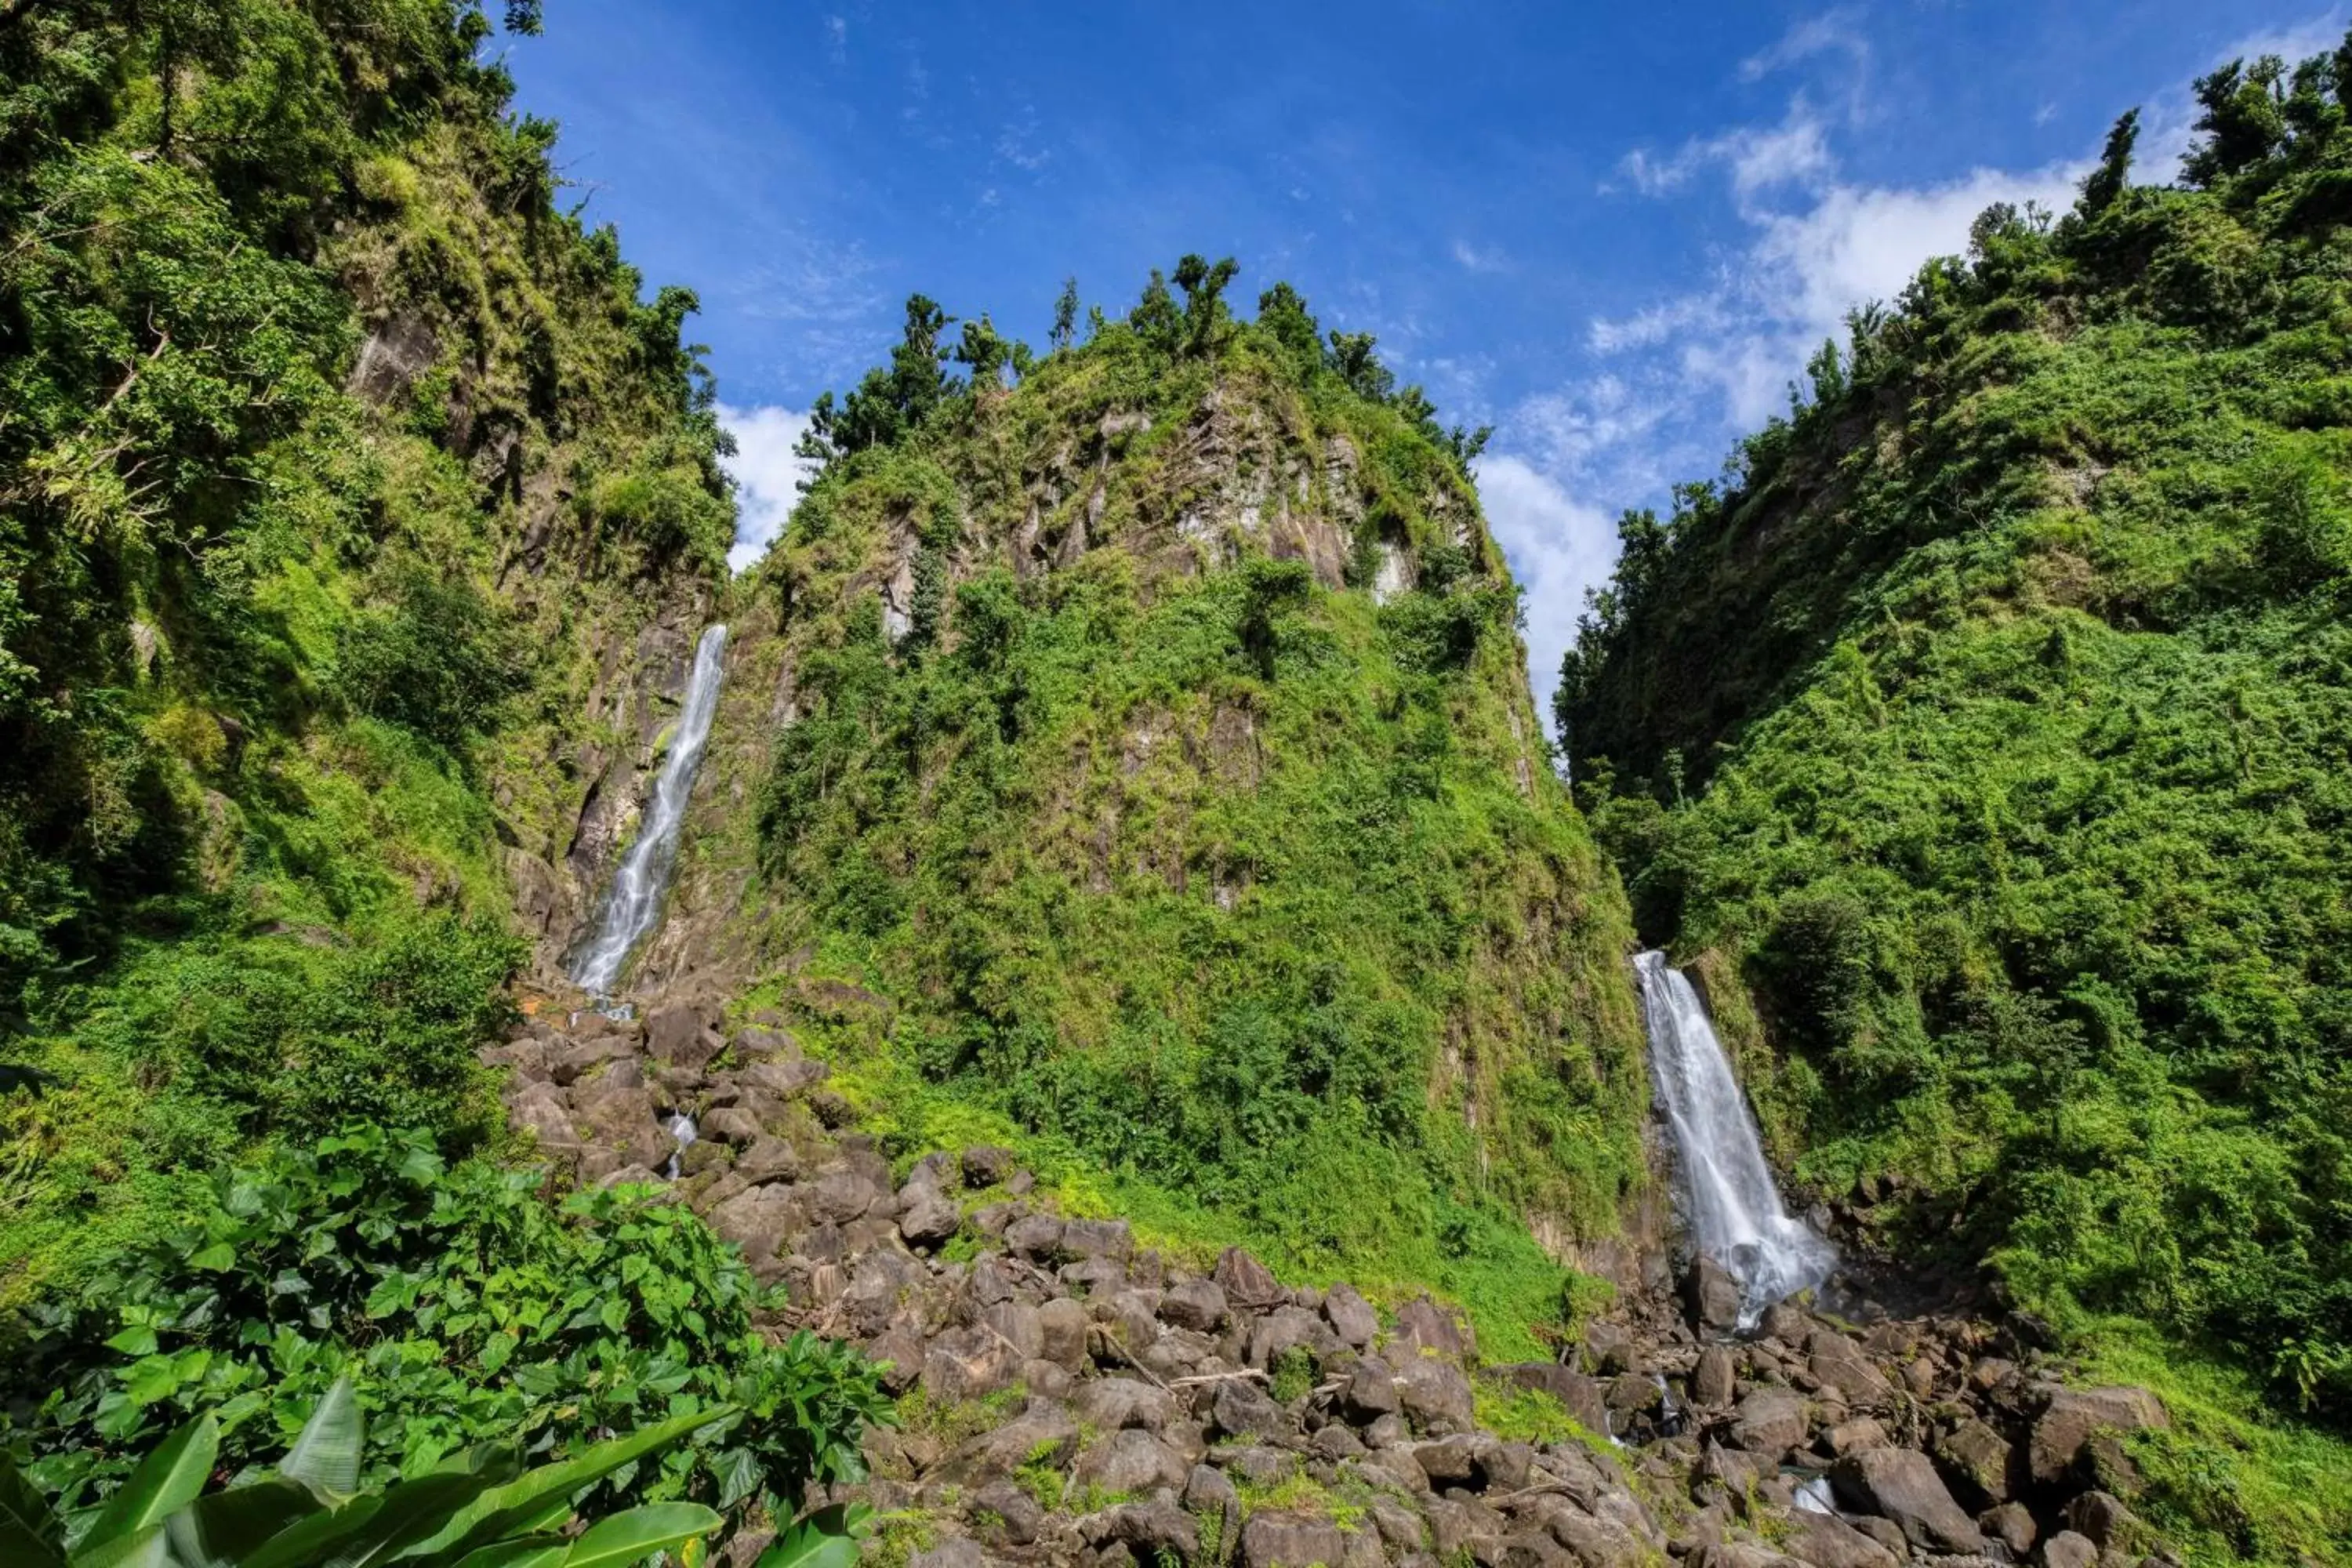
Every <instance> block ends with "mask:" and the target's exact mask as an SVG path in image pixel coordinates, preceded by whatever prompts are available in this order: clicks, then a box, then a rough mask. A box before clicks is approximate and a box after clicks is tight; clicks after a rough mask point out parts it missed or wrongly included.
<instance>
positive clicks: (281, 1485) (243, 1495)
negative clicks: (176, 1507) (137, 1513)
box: [163, 1477, 320, 1568]
mask: <svg viewBox="0 0 2352 1568" xmlns="http://www.w3.org/2000/svg"><path fill="white" fill-rule="evenodd" d="M319 1511H320V1508H319V1500H318V1499H317V1498H316V1497H314V1496H312V1495H311V1492H310V1488H309V1487H306V1486H304V1485H303V1484H302V1483H301V1482H299V1481H293V1480H288V1479H284V1478H283V1477H271V1478H270V1479H267V1480H262V1481H257V1482H255V1483H254V1484H252V1485H251V1486H243V1487H231V1488H230V1489H228V1490H226V1491H225V1492H215V1493H213V1494H212V1495H211V1496H210V1497H200V1498H198V1499H197V1500H195V1501H194V1502H193V1503H190V1504H189V1505H188V1506H187V1507H186V1508H184V1509H182V1510H180V1511H179V1512H177V1513H175V1514H173V1515H172V1517H171V1518H169V1519H167V1520H165V1521H163V1533H164V1535H165V1536H166V1537H167V1538H168V1539H169V1540H170V1542H171V1543H172V1556H173V1560H174V1561H175V1562H177V1563H179V1565H180V1568H238V1565H240V1564H242V1563H244V1561H245V1559H246V1558H247V1556H249V1555H250V1554H251V1553H252V1552H255V1551H256V1550H257V1549H258V1548H259V1547H260V1546H261V1544H262V1543H263V1542H267V1541H268V1540H270V1539H271V1538H272V1537H273V1536H276V1535H278V1533H279V1532H280V1531H285V1530H287V1529H289V1528H290V1527H291V1526H292V1525H294V1524H295V1523H297V1522H298V1521H301V1520H304V1519H307V1518H309V1517H310V1515H312V1514H314V1513H317V1512H319Z"/></svg>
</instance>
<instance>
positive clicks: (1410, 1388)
mask: <svg viewBox="0 0 2352 1568" xmlns="http://www.w3.org/2000/svg"><path fill="white" fill-rule="evenodd" d="M1396 1388H1397V1404H1398V1407H1399V1408H1400V1409H1401V1410H1402V1412H1403V1414H1404V1416H1405V1418H1406V1419H1407V1420H1409V1421H1411V1422H1412V1424H1413V1425H1414V1426H1416V1427H1418V1428H1419V1429H1420V1430H1422V1431H1423V1432H1427V1433H1430V1434H1432V1435H1434V1436H1443V1435H1444V1434H1446V1433H1449V1432H1467V1431H1468V1430H1470V1427H1471V1425H1472V1415H1471V1412H1472V1405H1473V1402H1472V1399H1471V1395H1470V1380H1469V1379H1468V1378H1467V1377H1465V1376H1464V1375H1463V1373H1462V1369H1461V1368H1460V1367H1458V1366H1456V1365H1454V1363H1452V1362H1450V1361H1442V1360H1439V1359H1438V1358H1437V1357H1435V1356H1415V1357H1413V1358H1412V1360H1410V1361H1407V1362H1406V1363H1403V1364H1402V1366H1400V1367H1398V1368H1397V1373H1396Z"/></svg>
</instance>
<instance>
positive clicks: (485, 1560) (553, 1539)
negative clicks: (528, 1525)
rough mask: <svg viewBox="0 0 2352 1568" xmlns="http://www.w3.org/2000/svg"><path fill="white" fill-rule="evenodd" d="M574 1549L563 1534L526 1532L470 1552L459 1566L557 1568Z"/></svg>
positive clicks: (468, 1567) (461, 1567) (459, 1567)
mask: <svg viewBox="0 0 2352 1568" xmlns="http://www.w3.org/2000/svg"><path fill="white" fill-rule="evenodd" d="M571 1550H572V1542H569V1541H566V1540H565V1539H563V1537H562V1536H560V1535H525V1536H520V1537H518V1538H516V1539H515V1540H513V1541H501V1542H498V1543H497V1544H496V1545H492V1546H485V1547H483V1548H482V1549H481V1550H480V1551H478V1552H468V1553H467V1555H466V1558H465V1560H464V1561H463V1562H461V1563H458V1564H457V1568H556V1564H557V1563H562V1561H563V1557H564V1553H566V1552H570V1551H571Z"/></svg>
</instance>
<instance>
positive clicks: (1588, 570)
mask: <svg viewBox="0 0 2352 1568" xmlns="http://www.w3.org/2000/svg"><path fill="white" fill-rule="evenodd" d="M1478 493H1479V496H1480V497H1481V499H1482V500H1484V501H1485V503H1486V526H1487V528H1488V529H1489V530H1490V531H1492V532H1493V533H1494V535H1495V542H1496V543H1497V544H1499V545H1501V546H1502V547H1503V553H1504V555H1505V556H1506V557H1507V558H1508V559H1509V561H1510V563H1511V575H1512V576H1514V577H1516V578H1517V580H1518V583H1519V585H1520V586H1521V587H1523V588H1525V589H1526V590H1527V594H1528V605H1529V614H1528V624H1527V643H1528V678H1529V679H1530V680H1531V682H1532V683H1533V684H1534V687H1535V694H1536V710H1537V711H1538V713H1541V714H1542V715H1544V722H1545V723H1546V724H1547V725H1549V723H1550V722H1551V719H1550V715H1551V695H1552V691H1553V689H1554V688H1556V687H1558V686H1559V661H1560V658H1561V656H1562V655H1564V654H1566V653H1567V652H1568V647H1569V644H1570V641H1571V640H1573V638H1574V637H1575V635H1576V616H1575V607H1577V606H1580V605H1583V603H1584V596H1585V594H1586V593H1587V592H1588V591H1589V590H1591V589H1592V588H1596V587H1598V586H1600V585H1601V583H1603V582H1604V581H1606V580H1607V578H1608V576H1609V569H1610V567H1611V565H1612V563H1614V562H1615V560H1616V556H1617V532H1616V527H1615V525H1614V524H1613V523H1612V521H1611V520H1610V517H1609V514H1608V513H1607V512H1605V511H1603V510H1601V508H1599V507H1597V506H1593V505H1591V504H1590V503H1588V502H1586V501H1583V500H1580V499H1578V498H1577V497H1576V496H1574V495H1572V494H1570V491H1569V489H1568V488H1567V487H1566V486H1565V485H1563V484H1562V483H1561V482H1560V481H1559V479H1557V478H1555V477H1553V476H1552V475H1549V474H1547V473H1544V472H1542V471H1541V470H1539V469H1538V468H1536V467H1535V466H1534V465H1533V464H1532V463H1529V462H1528V460H1527V459H1526V458H1517V457H1512V456H1508V455H1503V456H1497V457H1488V458H1480V459H1479V460H1478ZM1537 605H1542V606H1544V607H1545V609H1546V612H1547V613H1545V614H1542V615H1538V614H1536V613H1534V606H1537ZM1563 605H1565V606H1569V607H1570V608H1569V609H1568V611H1567V613H1566V614H1554V613H1550V612H1551V611H1552V610H1553V609H1554V608H1556V607H1558V606H1563Z"/></svg>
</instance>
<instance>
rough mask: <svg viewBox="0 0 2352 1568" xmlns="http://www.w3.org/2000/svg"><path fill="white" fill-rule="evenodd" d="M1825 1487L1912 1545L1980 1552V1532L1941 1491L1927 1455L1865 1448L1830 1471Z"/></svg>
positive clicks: (1910, 1450)
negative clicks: (1895, 1529)
mask: <svg viewBox="0 0 2352 1568" xmlns="http://www.w3.org/2000/svg"><path fill="white" fill-rule="evenodd" d="M1830 1484H1831V1485H1832V1487H1834V1488H1835V1489H1836V1490H1837V1495H1838V1496H1839V1498H1841V1499H1842V1500H1844V1501H1845V1502H1846V1503H1847V1504H1848V1505H1849V1506H1851V1507H1853V1508H1855V1509H1858V1510H1862V1511H1864V1512H1865V1513H1874V1514H1876V1515H1878V1516H1879V1517H1880V1518H1882V1519H1887V1520H1892V1521H1894V1522H1895V1525H1896V1526H1897V1527H1898V1528H1899V1529H1901V1531H1903V1534H1904V1536H1905V1538H1906V1540H1908V1541H1909V1542H1911V1543H1912V1544H1913V1545H1914V1546H1916V1547H1919V1548H1921V1549H1922V1550H1925V1551H1929V1552H1962V1553H1969V1554H1974V1553H1979V1552H1982V1551H1983V1550H1984V1547H1985V1538H1984V1533H1983V1532H1982V1531H1979V1530H1978V1529H1977V1526H1976V1521H1974V1520H1973V1519H1971V1518H1969V1516H1968V1515H1967V1514H1966V1513H1964V1512H1962V1511H1961V1510H1960V1505H1959V1504H1958V1503H1956V1502H1954V1501H1953V1500H1952V1494H1951V1493H1950V1492H1949V1491H1948V1490H1947V1489H1945V1486H1944V1481H1943V1478H1942V1477H1940V1476H1938V1475H1937V1474H1936V1467H1935V1466H1934V1465H1933V1464H1931V1463H1930V1462H1929V1461H1928V1458H1927V1455H1925V1454H1922V1453H1920V1452H1918V1451H1917V1450H1916V1449H1913V1448H1869V1449H1865V1450H1864V1451H1863V1452H1862V1453H1859V1454H1849V1455H1847V1456H1846V1457H1845V1458H1843V1459H1840V1460H1839V1461H1838V1462H1837V1463H1836V1464H1835V1465H1833V1466H1832V1467H1831V1468H1830Z"/></svg>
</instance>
